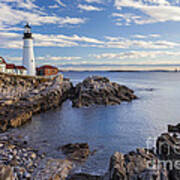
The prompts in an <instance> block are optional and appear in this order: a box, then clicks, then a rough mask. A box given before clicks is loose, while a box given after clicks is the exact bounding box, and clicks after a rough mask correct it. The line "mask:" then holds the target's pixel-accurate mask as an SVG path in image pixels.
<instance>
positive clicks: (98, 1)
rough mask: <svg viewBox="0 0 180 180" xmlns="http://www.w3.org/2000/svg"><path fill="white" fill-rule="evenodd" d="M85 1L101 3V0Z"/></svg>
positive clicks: (87, 0)
mask: <svg viewBox="0 0 180 180" xmlns="http://www.w3.org/2000/svg"><path fill="white" fill-rule="evenodd" d="M85 1H86V2H87V3H102V0H85Z"/></svg>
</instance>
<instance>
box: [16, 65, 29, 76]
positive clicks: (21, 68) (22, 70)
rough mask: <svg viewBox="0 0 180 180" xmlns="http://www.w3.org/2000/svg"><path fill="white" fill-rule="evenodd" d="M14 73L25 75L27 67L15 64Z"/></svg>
mask: <svg viewBox="0 0 180 180" xmlns="http://www.w3.org/2000/svg"><path fill="white" fill-rule="evenodd" d="M16 73H17V74H22V75H26V74H27V69H26V68H25V67H24V66H16Z"/></svg>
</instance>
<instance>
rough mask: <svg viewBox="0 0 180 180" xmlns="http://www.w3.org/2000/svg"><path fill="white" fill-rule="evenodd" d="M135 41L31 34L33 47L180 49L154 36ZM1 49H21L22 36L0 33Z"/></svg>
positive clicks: (177, 45)
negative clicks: (33, 40)
mask: <svg viewBox="0 0 180 180" xmlns="http://www.w3.org/2000/svg"><path fill="white" fill-rule="evenodd" d="M135 36H138V37H136V38H137V39H126V38H122V37H111V36H107V37H105V39H104V40H99V39H96V38H93V37H87V36H79V35H77V34H74V35H72V36H67V35H64V34H50V35H49V34H37V33H35V34H33V37H34V38H35V46H37V47H96V48H104V49H107V48H110V49H111V48H116V49H131V48H135V49H138V48H141V49H172V48H175V47H180V44H179V43H177V42H171V41H165V40H156V39H155V38H153V39H152V40H149V38H150V37H151V36H158V35H156V34H150V35H146V36H147V37H146V38H145V35H144V39H142V37H141V38H140V39H138V38H139V36H140V35H135ZM0 44H1V48H22V35H21V34H18V33H11V32H1V33H0Z"/></svg>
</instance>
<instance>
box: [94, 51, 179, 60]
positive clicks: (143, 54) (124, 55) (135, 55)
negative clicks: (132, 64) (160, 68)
mask: <svg viewBox="0 0 180 180" xmlns="http://www.w3.org/2000/svg"><path fill="white" fill-rule="evenodd" d="M92 56H93V57H95V58H97V59H109V60H110V59H111V60H112V59H115V60H117V59H140V58H151V59H152V58H157V57H166V56H180V52H172V51H130V52H121V53H103V54H95V55H92Z"/></svg>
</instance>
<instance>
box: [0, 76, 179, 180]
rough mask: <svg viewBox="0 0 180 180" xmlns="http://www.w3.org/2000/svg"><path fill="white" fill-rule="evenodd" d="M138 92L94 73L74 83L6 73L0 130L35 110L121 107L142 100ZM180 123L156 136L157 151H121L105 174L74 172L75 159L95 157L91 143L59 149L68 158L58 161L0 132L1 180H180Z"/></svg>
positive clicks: (0, 89) (1, 83)
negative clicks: (69, 105) (65, 105)
mask: <svg viewBox="0 0 180 180" xmlns="http://www.w3.org/2000/svg"><path fill="white" fill-rule="evenodd" d="M136 98H137V97H136V95H134V92H133V90H131V89H129V88H128V87H126V86H121V85H119V84H117V83H114V82H110V81H109V79H107V78H105V77H99V76H92V77H88V78H86V79H85V80H84V81H83V82H82V83H79V84H77V85H76V87H73V85H72V83H71V82H70V81H69V80H67V79H64V78H63V77H62V76H61V75H59V76H56V77H53V78H39V77H36V78H35V77H26V76H24V77H23V76H11V75H5V74H0V99H1V100H0V130H1V132H5V131H7V130H8V129H9V128H16V127H19V126H21V125H23V124H24V123H26V122H27V121H29V120H30V119H31V118H32V116H33V115H34V114H37V113H41V112H45V111H47V110H50V109H55V108H57V107H58V106H60V105H61V104H62V103H63V102H64V101H65V100H67V99H70V100H72V106H73V107H77V108H80V107H83V106H86V107H88V106H92V105H116V104H121V102H123V101H127V102H130V101H132V100H134V99H136ZM179 133H180V125H177V126H172V125H169V126H168V133H163V134H162V135H161V136H159V137H158V138H157V140H156V150H154V149H146V148H138V149H137V150H135V151H132V152H129V153H127V154H122V153H120V152H116V153H114V154H113V155H112V157H111V159H110V162H109V169H108V171H107V173H106V174H105V175H102V176H97V175H90V174H84V173H74V172H73V169H74V167H75V166H76V163H75V161H76V162H77V161H78V162H81V163H84V162H85V161H86V160H87V159H88V157H89V156H90V155H91V151H90V147H89V145H88V144H87V143H76V144H67V145H64V146H62V147H59V151H62V152H63V153H64V154H65V155H66V159H53V158H50V157H47V156H46V155H45V154H44V153H40V151H38V150H36V149H33V148H32V147H30V146H29V144H30V143H29V142H27V141H26V140H25V139H23V138H19V137H15V136H14V135H13V134H11V132H6V133H1V134H0V180H1V179H2V180H21V179H22V180H25V179H30V180H31V179H32V180H33V179H35V180H46V179H47V180H179V177H180V167H179V164H180V161H178V160H179V159H180V155H179V154H180V138H179V137H178V135H177V134H179Z"/></svg>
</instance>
